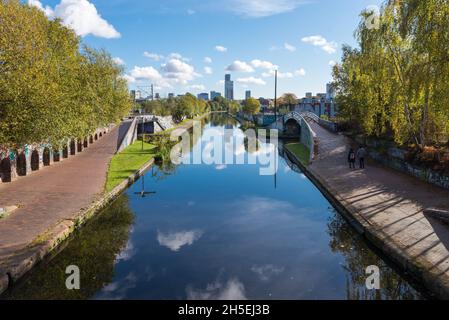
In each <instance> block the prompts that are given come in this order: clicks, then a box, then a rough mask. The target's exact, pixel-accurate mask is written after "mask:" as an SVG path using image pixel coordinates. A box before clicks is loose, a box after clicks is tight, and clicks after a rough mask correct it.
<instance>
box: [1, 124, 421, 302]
mask: <svg viewBox="0 0 449 320" xmlns="http://www.w3.org/2000/svg"><path fill="white" fill-rule="evenodd" d="M223 126H226V127H227V128H229V127H230V126H237V124H236V123H235V122H234V121H233V120H232V119H231V118H228V117H226V116H219V117H214V118H213V119H209V121H208V123H207V124H206V126H205V128H206V130H207V129H208V128H213V127H223ZM292 169H293V170H292ZM142 182H144V183H142ZM142 190H144V191H146V192H150V193H145V194H144V195H145V197H142ZM152 192H156V193H152ZM71 264H75V265H78V266H79V268H80V270H81V289H80V290H79V291H69V290H67V289H65V278H66V274H65V268H66V266H68V265H71ZM369 265H377V266H379V267H380V270H381V289H380V290H374V291H373V290H367V289H366V287H365V279H366V275H365V268H366V267H367V266H369ZM6 298H16V299H22V298H32V299H34V298H44V299H50V298H60V299H80V298H91V299H417V298H421V295H420V294H419V293H418V292H417V291H416V290H415V289H414V288H413V287H412V286H411V285H410V283H409V282H407V281H406V280H404V279H403V278H402V277H401V276H400V275H399V274H398V273H397V272H396V271H395V270H393V269H392V268H391V267H389V266H388V265H387V264H386V263H385V262H384V261H383V260H382V259H381V258H380V257H379V256H378V255H376V253H374V252H373V251H372V250H371V249H370V248H369V247H368V246H367V245H366V243H365V242H364V241H363V239H361V237H360V236H358V235H357V234H356V233H355V232H354V231H353V230H352V229H351V228H350V227H349V226H348V224H347V223H346V222H345V220H344V219H342V218H341V216H340V215H339V214H337V213H336V212H335V210H334V209H333V208H332V207H331V205H330V204H329V202H328V201H327V200H326V199H325V198H324V197H323V196H322V194H321V193H320V192H319V191H318V190H317V189H316V188H315V187H314V185H313V184H312V183H311V182H310V181H309V180H308V179H307V178H306V177H305V176H304V175H303V174H302V173H300V172H298V169H297V168H296V167H295V166H293V165H292V164H291V162H290V161H288V159H285V158H282V157H281V158H279V170H278V174H277V176H276V187H275V181H274V177H273V176H260V175H259V170H258V167H257V165H233V166H229V165H228V166H226V165H217V166H207V165H180V166H176V167H175V166H167V165H166V166H161V167H156V168H154V169H153V170H152V171H150V172H148V173H147V174H146V175H145V181H142V180H140V181H138V182H137V183H135V184H134V185H133V186H132V187H130V188H129V190H128V191H127V192H126V193H124V194H123V195H122V196H121V197H120V198H119V199H118V200H117V201H116V202H114V203H113V204H112V205H111V206H110V207H109V208H108V209H107V210H105V211H104V212H103V213H102V214H100V215H98V216H97V217H95V218H94V219H93V220H91V221H90V222H89V223H88V224H87V225H86V226H84V227H83V228H82V229H81V230H80V231H79V232H77V234H76V235H75V236H74V237H73V239H72V240H71V241H69V242H67V243H66V244H65V246H64V248H62V250H61V252H60V253H59V254H58V255H57V256H56V257H54V258H53V259H49V260H48V261H46V262H44V263H42V264H41V265H40V266H39V267H38V268H36V269H35V270H34V271H33V272H31V274H30V275H29V276H28V277H26V278H25V279H24V280H23V281H21V282H20V283H19V284H17V286H16V287H15V288H13V290H12V291H10V292H9V293H8V294H7V296H6Z"/></svg>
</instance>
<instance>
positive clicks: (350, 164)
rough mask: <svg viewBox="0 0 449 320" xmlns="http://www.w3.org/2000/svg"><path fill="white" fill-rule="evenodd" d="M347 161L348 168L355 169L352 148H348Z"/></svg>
mask: <svg viewBox="0 0 449 320" xmlns="http://www.w3.org/2000/svg"><path fill="white" fill-rule="evenodd" d="M348 162H349V169H355V151H354V149H352V148H351V149H349V153H348Z"/></svg>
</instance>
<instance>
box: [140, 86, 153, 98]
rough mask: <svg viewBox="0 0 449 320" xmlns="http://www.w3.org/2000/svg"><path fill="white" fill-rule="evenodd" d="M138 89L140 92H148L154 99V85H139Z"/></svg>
mask: <svg viewBox="0 0 449 320" xmlns="http://www.w3.org/2000/svg"><path fill="white" fill-rule="evenodd" d="M137 89H139V90H140V92H143V93H145V94H147V95H148V96H149V97H150V98H151V100H154V87H153V85H150V86H137ZM148 90H149V91H148Z"/></svg>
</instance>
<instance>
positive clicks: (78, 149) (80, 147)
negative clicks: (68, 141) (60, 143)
mask: <svg viewBox="0 0 449 320" xmlns="http://www.w3.org/2000/svg"><path fill="white" fill-rule="evenodd" d="M76 150H77V152H83V141H82V140H81V139H78V141H77V148H76Z"/></svg>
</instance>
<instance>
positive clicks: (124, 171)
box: [106, 141, 155, 192]
mask: <svg viewBox="0 0 449 320" xmlns="http://www.w3.org/2000/svg"><path fill="white" fill-rule="evenodd" d="M154 149H155V146H154V145H152V144H149V143H146V142H145V143H144V145H143V151H142V141H136V142H134V143H133V144H132V145H130V146H128V147H127V148H126V149H125V150H123V151H122V152H120V153H118V154H116V155H115V156H114V157H112V160H111V163H110V164H109V171H108V178H107V180H106V191H107V192H109V191H111V190H112V189H114V188H115V187H116V186H117V185H119V184H120V183H121V182H122V181H123V180H125V179H127V178H128V177H129V176H130V175H131V174H133V173H135V172H136V171H138V170H139V169H140V168H141V167H142V166H143V165H144V164H145V163H146V162H148V161H149V160H150V159H151V158H153V157H154V155H155V150H154Z"/></svg>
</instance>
